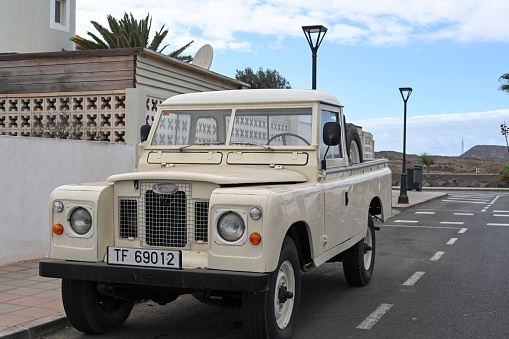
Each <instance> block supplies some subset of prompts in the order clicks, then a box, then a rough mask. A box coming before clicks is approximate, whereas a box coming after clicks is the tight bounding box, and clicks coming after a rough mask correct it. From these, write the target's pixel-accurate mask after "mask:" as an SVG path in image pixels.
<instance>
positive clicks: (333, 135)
mask: <svg viewBox="0 0 509 339" xmlns="http://www.w3.org/2000/svg"><path fill="white" fill-rule="evenodd" d="M340 142H341V127H340V125H339V124H338V123H337V122H326V123H325V125H324V126H323V143H324V144H325V145H327V146H336V145H339V143H340Z"/></svg>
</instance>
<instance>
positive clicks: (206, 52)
mask: <svg viewBox="0 0 509 339" xmlns="http://www.w3.org/2000/svg"><path fill="white" fill-rule="evenodd" d="M213 53H214V52H213V50H212V46H211V45H209V44H206V45H203V46H201V47H200V49H199V50H198V52H196V55H195V56H194V58H193V65H196V66H200V67H201V68H206V69H209V68H210V65H211V64H212V57H213Z"/></svg>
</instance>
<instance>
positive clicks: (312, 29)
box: [302, 25, 327, 53]
mask: <svg viewBox="0 0 509 339" xmlns="http://www.w3.org/2000/svg"><path fill="white" fill-rule="evenodd" d="M302 30H303V31H304V35H305V36H306V39H307V40H308V43H309V47H311V50H312V51H313V53H316V51H317V50H318V47H320V44H321V43H322V40H323V38H324V37H325V33H327V27H325V26H323V25H313V26H302ZM311 34H316V40H315V41H313V36H312V35H311Z"/></svg>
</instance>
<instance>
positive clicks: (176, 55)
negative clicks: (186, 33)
mask: <svg viewBox="0 0 509 339" xmlns="http://www.w3.org/2000/svg"><path fill="white" fill-rule="evenodd" d="M193 42H194V40H191V42H189V43H187V44H186V45H185V46H183V47H181V48H179V49H177V50H175V51H173V52H171V53H170V54H168V55H169V56H171V57H172V58H177V59H180V60H182V61H186V62H191V61H193V58H192V57H191V56H190V55H186V56H181V55H180V54H182V52H184V51H185V50H186V49H187V48H188V47H189V46H191V44H192V43H193ZM165 47H166V46H165Z"/></svg>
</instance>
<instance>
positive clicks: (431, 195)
mask: <svg viewBox="0 0 509 339" xmlns="http://www.w3.org/2000/svg"><path fill="white" fill-rule="evenodd" d="M442 189H443V190H445V188H442ZM399 193H400V191H399V187H393V188H392V208H393V209H395V210H404V209H405V208H409V207H413V206H417V205H420V204H422V203H425V202H427V201H430V200H434V199H438V198H441V197H445V196H446V195H447V193H444V192H437V191H436V190H425V191H424V190H423V191H420V192H418V191H407V196H408V204H398V197H399Z"/></svg>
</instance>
